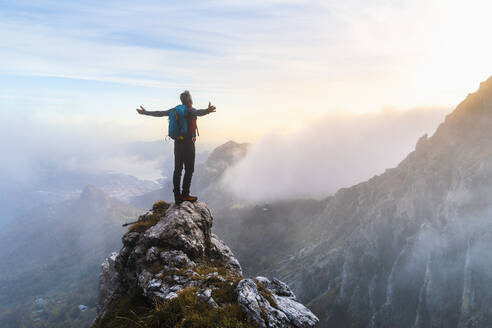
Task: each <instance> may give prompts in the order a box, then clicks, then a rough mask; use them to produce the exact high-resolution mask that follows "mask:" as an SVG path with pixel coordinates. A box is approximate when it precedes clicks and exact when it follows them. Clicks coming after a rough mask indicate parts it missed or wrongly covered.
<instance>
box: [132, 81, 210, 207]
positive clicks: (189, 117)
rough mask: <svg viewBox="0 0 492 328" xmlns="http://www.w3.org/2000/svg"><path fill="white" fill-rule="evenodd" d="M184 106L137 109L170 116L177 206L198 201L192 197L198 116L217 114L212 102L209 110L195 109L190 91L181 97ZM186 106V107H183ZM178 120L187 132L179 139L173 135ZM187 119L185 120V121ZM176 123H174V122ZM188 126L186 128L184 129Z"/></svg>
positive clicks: (181, 128) (160, 115)
mask: <svg viewBox="0 0 492 328" xmlns="http://www.w3.org/2000/svg"><path fill="white" fill-rule="evenodd" d="M180 99H181V103H182V105H178V106H176V107H174V108H171V109H169V110H164V111H148V110H146V109H145V108H143V107H142V106H140V108H137V112H138V113H139V114H141V115H148V116H155V117H163V116H170V115H171V118H170V133H169V134H170V136H171V138H173V139H174V174H173V192H174V200H175V202H176V204H180V203H181V202H183V201H191V202H194V201H196V200H197V197H196V196H191V195H190V186H191V177H192V175H193V171H194V168H195V140H196V134H195V133H196V131H197V129H196V118H197V116H204V115H207V114H210V113H213V112H215V106H213V105H212V104H211V103H210V102H209V103H208V108H207V109H195V108H193V100H192V98H191V94H190V92H189V91H188V90H186V91H184V92H183V93H181V95H180ZM183 106H184V107H183ZM178 110H180V111H179V112H180V113H183V115H184V116H182V117H181V120H180V118H179V116H178V114H177V112H178ZM174 118H176V119H177V121H178V123H179V124H178V125H179V129H178V130H179V131H183V130H185V132H183V133H178V135H179V136H178V137H173V135H171V119H172V120H174ZM183 118H185V119H183ZM173 123H174V122H173ZM184 125H186V127H184ZM183 166H184V169H185V174H184V177H183V188H182V189H181V188H180V184H181V173H182V171H183Z"/></svg>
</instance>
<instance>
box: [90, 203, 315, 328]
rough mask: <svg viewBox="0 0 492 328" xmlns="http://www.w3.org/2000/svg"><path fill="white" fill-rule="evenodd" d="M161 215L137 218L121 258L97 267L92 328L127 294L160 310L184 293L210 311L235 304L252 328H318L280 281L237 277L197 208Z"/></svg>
mask: <svg viewBox="0 0 492 328" xmlns="http://www.w3.org/2000/svg"><path fill="white" fill-rule="evenodd" d="M166 207H167V205H166ZM163 208H164V207H163V205H162V203H161V205H160V209H159V210H158V209H156V207H155V206H154V210H153V211H150V212H148V213H146V214H144V215H143V216H141V218H140V222H139V223H137V224H136V225H135V226H132V227H130V231H129V232H128V233H126V234H125V235H124V236H123V238H122V241H123V248H122V249H121V251H120V253H119V254H117V253H113V254H111V256H110V257H108V258H107V259H106V261H105V262H104V263H103V265H102V273H101V277H100V283H99V304H98V312H99V313H98V318H97V319H96V321H95V323H94V327H103V326H104V322H105V321H104V320H106V319H107V318H108V317H110V316H111V315H113V314H112V312H114V311H116V310H115V304H117V303H118V302H119V300H121V299H122V298H124V297H125V296H126V295H130V294H138V295H142V296H143V297H145V298H147V299H148V300H149V301H155V300H157V301H158V302H161V304H162V302H164V303H166V302H171V301H172V300H173V299H178V298H179V297H181V296H180V295H181V294H182V293H186V292H188V293H189V291H190V290H192V293H193V295H194V297H196V299H197V300H199V302H200V304H206V306H207V307H208V308H211V309H216V310H217V311H220V309H221V307H225V306H230V303H233V304H235V305H236V306H238V309H240V310H241V311H242V312H243V315H244V321H245V323H247V324H249V325H251V326H255V327H302V328H306V327H313V326H314V325H315V324H316V323H317V322H318V319H317V318H316V316H314V315H313V314H312V313H311V311H310V310H309V309H307V308H306V307H305V306H304V305H302V304H301V303H299V302H298V301H297V300H296V298H295V295H294V294H293V292H292V291H291V290H290V289H289V287H288V286H287V285H286V284H284V283H282V282H281V281H279V280H277V279H273V280H272V281H270V280H269V279H267V278H264V277H257V278H256V279H244V278H243V277H242V271H241V266H240V265H239V262H238V261H237V260H236V258H235V257H234V255H233V254H232V252H231V250H230V249H229V248H228V247H227V246H226V245H225V244H224V243H223V242H222V241H221V240H219V239H218V238H217V236H215V235H214V234H212V233H211V228H212V221H213V218H212V215H211V212H210V210H209V208H208V207H207V206H206V205H205V204H204V203H202V202H196V203H189V202H184V203H183V204H181V205H179V206H176V205H172V206H170V207H169V208H165V209H163ZM149 222H151V223H150V224H149ZM225 289H228V290H232V292H231V294H232V296H230V297H232V298H230V299H229V300H228V301H227V302H226V301H224V299H223V297H222V298H221V297H220V295H223V294H224V292H223V290H225ZM216 295H219V296H216ZM226 303H228V304H226Z"/></svg>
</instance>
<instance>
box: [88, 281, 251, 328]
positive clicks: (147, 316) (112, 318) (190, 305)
mask: <svg viewBox="0 0 492 328" xmlns="http://www.w3.org/2000/svg"><path fill="white" fill-rule="evenodd" d="M196 293H197V289H196V288H195V287H190V288H186V289H184V290H183V291H181V292H180V293H179V295H178V297H176V298H173V299H172V300H170V301H168V302H160V301H156V302H154V304H153V305H149V304H148V303H146V302H145V301H144V300H142V299H141V297H138V296H131V297H124V298H122V299H121V300H120V301H118V303H117V304H116V305H115V306H114V308H113V311H111V313H110V314H108V315H106V317H105V318H102V319H101V320H99V321H98V322H96V324H95V325H94V326H93V328H103V327H104V328H116V327H119V328H130V327H132V328H133V327H138V328H215V327H222V328H253V327H254V325H253V324H251V323H250V322H248V320H247V318H246V315H245V314H244V313H243V312H242V311H241V309H240V308H239V305H238V304H237V303H231V304H226V305H223V306H220V307H218V308H212V307H210V306H209V305H208V304H206V303H205V302H203V301H201V300H200V299H198V297H197V296H196ZM133 302H135V304H133ZM142 305H143V307H142Z"/></svg>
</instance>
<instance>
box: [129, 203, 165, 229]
mask: <svg viewBox="0 0 492 328" xmlns="http://www.w3.org/2000/svg"><path fill="white" fill-rule="evenodd" d="M168 208H169V204H168V203H166V202H165V201H163V200H160V201H158V202H155V203H154V205H152V212H153V213H152V214H151V215H149V216H147V218H146V219H145V220H142V221H138V222H136V223H134V224H132V225H131V226H130V227H128V230H129V231H132V232H145V231H147V230H148V229H149V228H150V227H153V226H155V225H156V224H157V222H159V220H160V219H161V218H162V217H163V216H164V215H165V214H166V211H167V209H168Z"/></svg>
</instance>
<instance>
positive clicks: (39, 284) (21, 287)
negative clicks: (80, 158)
mask: <svg viewBox="0 0 492 328" xmlns="http://www.w3.org/2000/svg"><path fill="white" fill-rule="evenodd" d="M142 212H143V211H141V210H138V209H136V208H134V207H131V206H129V205H126V204H123V203H121V202H120V201H118V200H115V199H113V198H111V197H109V196H108V195H107V194H106V193H104V192H103V191H101V190H99V189H98V188H96V187H94V186H87V187H86V188H85V189H84V191H83V192H82V194H81V195H80V197H79V198H77V199H74V200H70V201H65V202H63V203H60V204H56V205H50V206H43V207H39V208H35V209H34V210H32V211H30V212H29V213H28V214H26V215H24V216H22V217H19V218H17V219H16V220H14V221H12V222H11V223H10V224H8V225H6V226H5V227H2V229H0V326H1V327H2V328H3V327H5V328H10V327H12V328H13V327H21V326H22V327H42V326H49V327H53V328H54V327H74V328H75V327H87V326H88V324H89V323H90V322H91V321H92V320H93V318H94V315H95V303H96V296H97V278H98V275H99V271H100V263H101V261H103V260H104V258H105V257H106V256H107V254H108V253H109V252H112V251H115V250H118V249H119V248H120V245H121V242H120V236H121V234H122V233H123V232H124V229H123V228H122V227H121V224H122V223H123V222H125V221H132V220H135V219H136V218H138V216H139V215H140V214H141V213H142ZM39 299H42V300H43V301H42V302H41V303H43V306H41V307H40V306H36V304H35V303H36V302H35V301H36V300H39ZM38 303H39V302H38ZM79 305H85V306H88V309H87V311H83V312H84V313H83V315H82V313H81V311H79V310H78V308H77V307H78V306H79ZM62 314H63V315H62ZM81 315H82V316H81Z"/></svg>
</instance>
